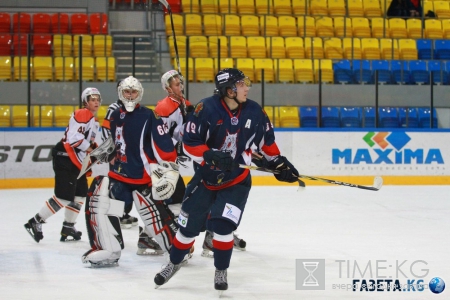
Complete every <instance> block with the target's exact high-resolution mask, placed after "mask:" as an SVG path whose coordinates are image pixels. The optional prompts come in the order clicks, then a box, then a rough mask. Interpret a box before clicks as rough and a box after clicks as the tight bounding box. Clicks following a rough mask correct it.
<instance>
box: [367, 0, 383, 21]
mask: <svg viewBox="0 0 450 300" xmlns="http://www.w3.org/2000/svg"><path fill="white" fill-rule="evenodd" d="M383 1H384V0H383ZM363 7H364V16H365V17H366V18H373V17H380V16H381V15H382V14H381V6H380V1H379V0H363Z"/></svg>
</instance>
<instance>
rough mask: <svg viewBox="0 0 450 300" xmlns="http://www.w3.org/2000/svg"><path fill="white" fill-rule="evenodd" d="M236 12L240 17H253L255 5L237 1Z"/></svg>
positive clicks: (252, 2) (246, 1) (245, 1)
mask: <svg viewBox="0 0 450 300" xmlns="http://www.w3.org/2000/svg"><path fill="white" fill-rule="evenodd" d="M236 7H237V12H238V14H240V15H245V14H249V15H254V14H255V3H254V1H248V0H237V5H236Z"/></svg>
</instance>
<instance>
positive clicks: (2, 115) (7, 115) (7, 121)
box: [0, 105, 11, 127]
mask: <svg viewBox="0 0 450 300" xmlns="http://www.w3.org/2000/svg"><path fill="white" fill-rule="evenodd" d="M10 126H11V108H10V106H9V105H0V127H10Z"/></svg>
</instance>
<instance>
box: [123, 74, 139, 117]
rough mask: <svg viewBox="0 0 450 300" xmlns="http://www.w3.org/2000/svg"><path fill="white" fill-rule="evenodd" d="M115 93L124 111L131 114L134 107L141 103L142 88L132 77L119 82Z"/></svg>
mask: <svg viewBox="0 0 450 300" xmlns="http://www.w3.org/2000/svg"><path fill="white" fill-rule="evenodd" d="M117 93H118V94H119V99H120V101H122V103H123V105H124V106H125V109H126V110H127V111H128V112H132V111H133V110H134V108H135V107H136V105H137V104H138V103H139V102H141V100H142V96H143V95H144V88H143V87H142V84H141V83H140V82H139V80H137V79H136V78H134V77H133V76H129V77H127V78H125V79H124V80H122V81H120V83H119V86H118V88H117Z"/></svg>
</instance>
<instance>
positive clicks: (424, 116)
mask: <svg viewBox="0 0 450 300" xmlns="http://www.w3.org/2000/svg"><path fill="white" fill-rule="evenodd" d="M418 111H419V128H430V119H431V110H430V108H428V107H419V109H418ZM433 128H438V120H437V113H436V109H435V108H433Z"/></svg>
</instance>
